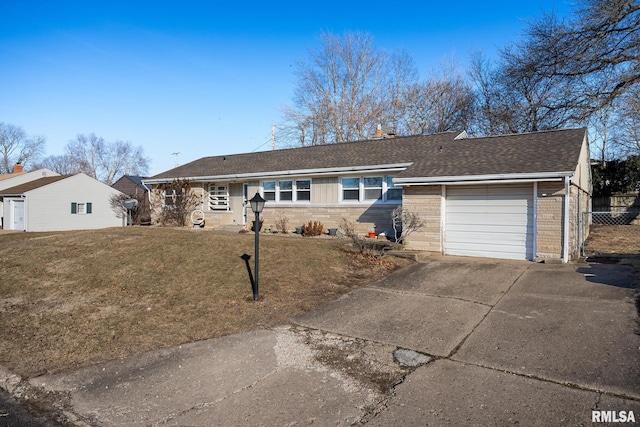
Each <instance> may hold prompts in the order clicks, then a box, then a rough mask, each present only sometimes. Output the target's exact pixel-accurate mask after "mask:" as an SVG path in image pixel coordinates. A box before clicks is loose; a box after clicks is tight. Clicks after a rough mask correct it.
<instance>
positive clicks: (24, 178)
mask: <svg viewBox="0 0 640 427" xmlns="http://www.w3.org/2000/svg"><path fill="white" fill-rule="evenodd" d="M59 175H60V174H59V173H56V172H53V171H51V170H49V169H38V170H37V171H33V172H27V173H23V174H21V175H16V176H13V177H11V178H6V179H2V180H0V190H6V189H7V188H11V187H16V186H18V185H21V184H26V183H27V182H31V181H35V180H36V179H40V178H44V177H47V176H59Z"/></svg>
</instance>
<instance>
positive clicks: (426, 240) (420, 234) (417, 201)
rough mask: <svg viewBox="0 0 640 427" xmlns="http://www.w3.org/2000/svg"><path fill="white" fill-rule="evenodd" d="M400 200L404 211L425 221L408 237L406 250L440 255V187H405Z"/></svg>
mask: <svg viewBox="0 0 640 427" xmlns="http://www.w3.org/2000/svg"><path fill="white" fill-rule="evenodd" d="M402 199H403V206H404V207H405V208H406V209H408V210H409V211H410V212H414V213H417V214H419V215H420V217H422V218H424V219H425V221H426V224H425V226H424V227H422V229H420V230H418V231H414V232H413V233H412V234H411V235H410V236H409V238H408V239H407V242H406V248H407V249H413V250H422V251H430V252H438V253H442V220H441V215H442V186H440V185H433V186H423V187H418V186H416V187H405V189H404V194H403V196H402Z"/></svg>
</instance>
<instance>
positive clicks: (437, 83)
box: [403, 61, 474, 135]
mask: <svg viewBox="0 0 640 427" xmlns="http://www.w3.org/2000/svg"><path fill="white" fill-rule="evenodd" d="M403 107H404V115H405V123H406V133H407V134H410V135H416V134H429V133H438V132H447V131H451V130H459V129H467V127H468V125H469V123H470V121H471V119H472V116H473V111H474V93H473V88H472V87H471V86H470V85H469V84H468V83H467V82H466V81H465V80H464V78H463V77H462V75H461V74H460V73H459V72H458V71H457V69H456V65H455V63H454V62H453V61H451V62H449V63H443V64H442V65H441V68H440V69H436V70H434V72H433V75H432V77H431V78H430V79H428V80H426V81H425V82H422V83H417V84H414V85H412V86H411V87H410V88H409V90H408V95H407V98H406V101H405V104H404V106H403Z"/></svg>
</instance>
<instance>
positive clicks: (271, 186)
mask: <svg viewBox="0 0 640 427" xmlns="http://www.w3.org/2000/svg"><path fill="white" fill-rule="evenodd" d="M262 187H263V189H264V191H263V193H264V195H263V196H262V197H264V199H265V200H267V201H272V202H275V200H276V182H275V181H265V182H263V183H262Z"/></svg>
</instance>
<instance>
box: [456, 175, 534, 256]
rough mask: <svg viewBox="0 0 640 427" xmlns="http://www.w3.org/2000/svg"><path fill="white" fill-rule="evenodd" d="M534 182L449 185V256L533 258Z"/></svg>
mask: <svg viewBox="0 0 640 427" xmlns="http://www.w3.org/2000/svg"><path fill="white" fill-rule="evenodd" d="M533 230H534V228H533V185H478V186H448V187H447V188H446V207H445V232H444V233H445V234H444V250H445V253H446V254H448V255H463V256H477V257H487V258H506V259H522V260H524V259H529V260H532V259H533Z"/></svg>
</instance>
